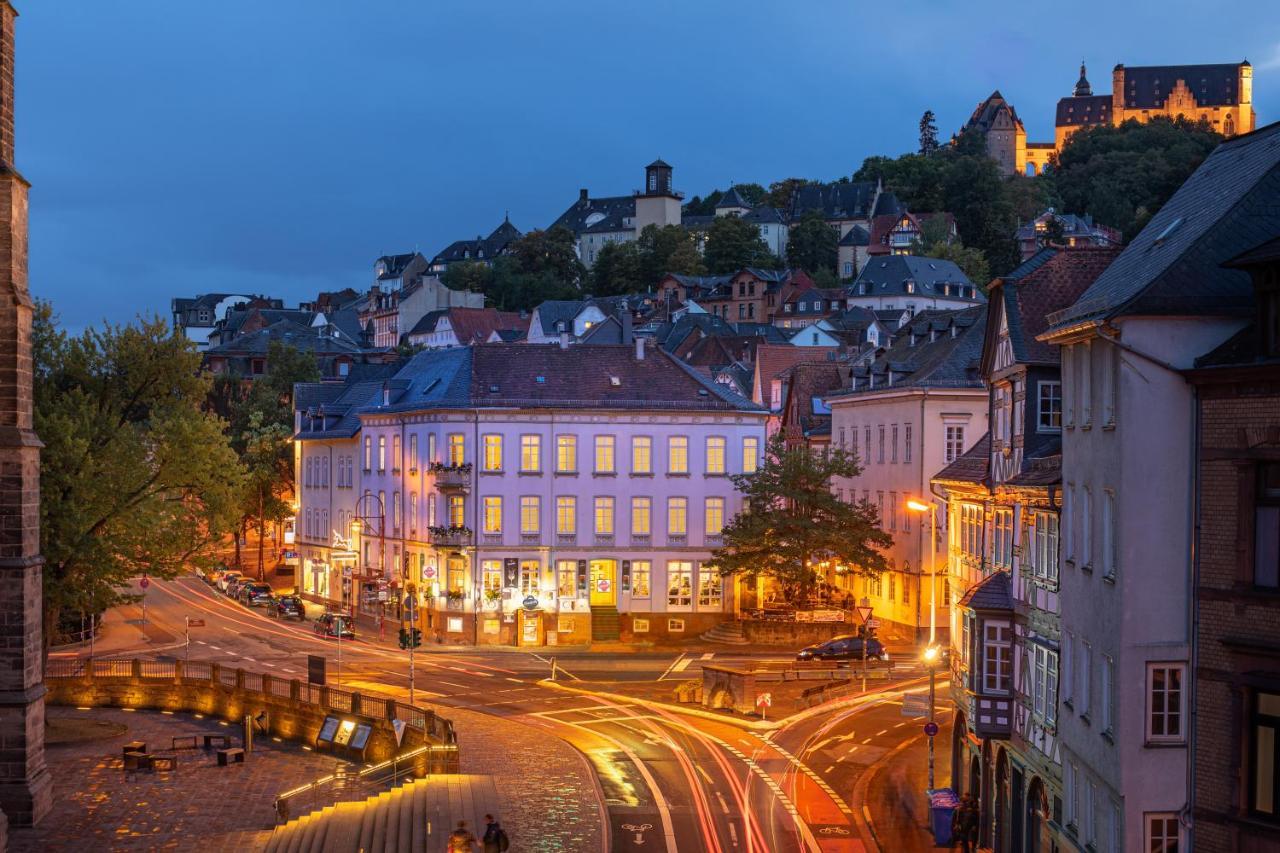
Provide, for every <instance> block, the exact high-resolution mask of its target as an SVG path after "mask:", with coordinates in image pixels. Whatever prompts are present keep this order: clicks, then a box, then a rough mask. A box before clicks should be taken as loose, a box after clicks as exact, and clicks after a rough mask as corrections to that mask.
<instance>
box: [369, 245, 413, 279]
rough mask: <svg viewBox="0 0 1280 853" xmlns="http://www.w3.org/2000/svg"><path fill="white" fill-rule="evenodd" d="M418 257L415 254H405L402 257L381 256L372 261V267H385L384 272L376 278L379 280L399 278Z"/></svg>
mask: <svg viewBox="0 0 1280 853" xmlns="http://www.w3.org/2000/svg"><path fill="white" fill-rule="evenodd" d="M416 257H418V253H417V252H405V253H404V254H402V255H381V256H379V258H378V259H377V260H376V261H374V266H377V265H378V264H385V265H386V268H387V269H386V272H384V273H383V274H382V275H380V276H378V278H379V279H380V280H385V279H392V278H399V277H400V276H401V275H403V274H404V271H405V269H406V268H407V267H408V266H409V264H411V263H413V260H414V258H416Z"/></svg>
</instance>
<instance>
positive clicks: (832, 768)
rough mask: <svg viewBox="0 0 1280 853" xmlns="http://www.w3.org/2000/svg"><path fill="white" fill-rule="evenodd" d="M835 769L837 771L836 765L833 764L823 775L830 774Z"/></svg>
mask: <svg viewBox="0 0 1280 853" xmlns="http://www.w3.org/2000/svg"><path fill="white" fill-rule="evenodd" d="M835 769H836V766H835V765H834V764H832V765H831V766H830V767H828V768H827V769H826V770H823V771H822V772H823V773H830V772H831V771H832V770H835Z"/></svg>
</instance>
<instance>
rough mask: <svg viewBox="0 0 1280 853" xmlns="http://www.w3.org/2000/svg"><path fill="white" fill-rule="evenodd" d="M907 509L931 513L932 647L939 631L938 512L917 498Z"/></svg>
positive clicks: (910, 502)
mask: <svg viewBox="0 0 1280 853" xmlns="http://www.w3.org/2000/svg"><path fill="white" fill-rule="evenodd" d="M907 509H909V510H910V511H912V512H927V513H929V645H930V646H931V647H932V646H933V645H934V643H936V642H937V633H938V616H937V613H938V566H937V560H938V514H937V513H936V512H935V511H934V508H933V504H927V503H921V502H920V501H917V500H909V501H907Z"/></svg>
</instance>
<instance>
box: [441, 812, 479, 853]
mask: <svg viewBox="0 0 1280 853" xmlns="http://www.w3.org/2000/svg"><path fill="white" fill-rule="evenodd" d="M475 846H476V837H475V836H474V835H472V834H471V831H470V830H468V829H467V822H466V821H465V820H460V821H458V828H457V829H455V830H454V831H453V832H451V833H449V848H448V853H471V851H472V850H474V849H475Z"/></svg>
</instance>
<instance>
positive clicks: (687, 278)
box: [667, 272, 733, 293]
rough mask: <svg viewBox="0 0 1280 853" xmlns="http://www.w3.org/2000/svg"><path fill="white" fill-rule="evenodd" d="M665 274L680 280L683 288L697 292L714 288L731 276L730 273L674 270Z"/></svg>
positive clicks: (724, 282)
mask: <svg viewBox="0 0 1280 853" xmlns="http://www.w3.org/2000/svg"><path fill="white" fill-rule="evenodd" d="M667 276H668V277H670V278H674V279H675V280H676V281H678V282H680V284H681V285H683V286H684V288H685V290H687V291H693V292H697V293H705V292H707V291H711V290H714V289H716V288H717V287H719V286H721V285H723V284H728V283H729V280H730V279H732V278H733V276H732V275H682V274H680V273H674V272H671V273H667Z"/></svg>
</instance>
